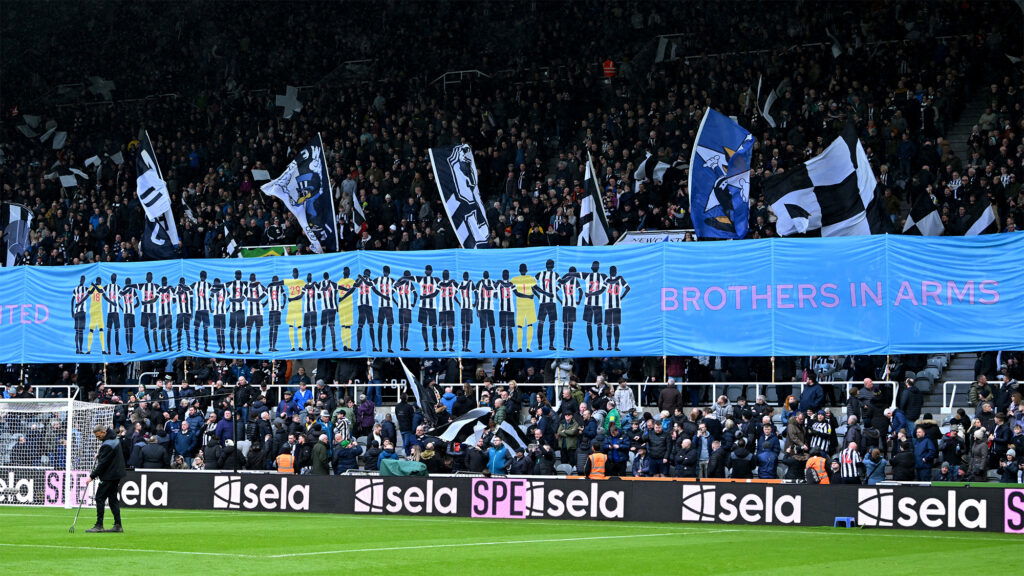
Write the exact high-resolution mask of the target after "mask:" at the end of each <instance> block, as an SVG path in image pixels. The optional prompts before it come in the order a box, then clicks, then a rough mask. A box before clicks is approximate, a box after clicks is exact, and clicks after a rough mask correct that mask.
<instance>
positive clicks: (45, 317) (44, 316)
mask: <svg viewBox="0 0 1024 576" xmlns="http://www.w3.org/2000/svg"><path fill="white" fill-rule="evenodd" d="M40 308H42V309H43V313H42V314H40V313H39V309H40ZM40 316H42V320H40V318H39V317H40ZM49 319H50V309H49V308H48V307H46V306H44V305H42V304H36V324H45V323H46V321H47V320H49Z"/></svg>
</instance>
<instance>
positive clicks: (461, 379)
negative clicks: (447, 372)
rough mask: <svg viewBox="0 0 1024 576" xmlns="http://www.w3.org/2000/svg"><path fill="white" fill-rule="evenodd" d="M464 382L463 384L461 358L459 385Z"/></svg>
mask: <svg viewBox="0 0 1024 576" xmlns="http://www.w3.org/2000/svg"><path fill="white" fill-rule="evenodd" d="M462 382H463V378H462V358H459V384H460V385H461V384H462Z"/></svg>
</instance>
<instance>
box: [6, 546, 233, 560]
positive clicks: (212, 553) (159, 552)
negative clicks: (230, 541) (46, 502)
mask: <svg viewBox="0 0 1024 576" xmlns="http://www.w3.org/2000/svg"><path fill="white" fill-rule="evenodd" d="M0 546H7V547H10V548H59V549H61V550H69V549H70V550H86V551H89V550H98V551H101V552H143V553H147V554H185V555H188V556H230V557H231V558H252V555H251V554H230V553H228V552H186V551H183V550H147V549H145V548H107V547H102V546H57V545H55V544H7V543H4V542H0Z"/></svg>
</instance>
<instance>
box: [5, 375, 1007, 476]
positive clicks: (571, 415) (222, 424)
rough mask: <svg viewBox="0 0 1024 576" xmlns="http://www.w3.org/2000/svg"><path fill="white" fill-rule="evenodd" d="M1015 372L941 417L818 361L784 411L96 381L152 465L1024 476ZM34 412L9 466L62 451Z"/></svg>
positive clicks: (577, 396) (672, 394) (297, 379)
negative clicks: (834, 378)
mask: <svg viewBox="0 0 1024 576" xmlns="http://www.w3.org/2000/svg"><path fill="white" fill-rule="evenodd" d="M1018 372H1019V371H1016V370H1014V369H1011V368H1009V367H1002V369H1001V370H1000V373H999V378H998V380H999V383H998V385H995V384H989V383H988V379H987V378H986V377H985V376H984V375H979V376H978V379H977V382H975V384H974V385H973V386H972V389H971V392H970V404H971V406H970V408H969V409H960V410H958V411H957V413H956V414H955V415H953V416H952V417H951V418H950V419H948V420H946V421H939V420H937V419H936V418H934V417H933V415H932V414H931V413H928V412H925V411H924V408H923V404H924V403H923V401H922V398H921V393H920V391H919V390H918V389H917V388H916V387H915V386H914V382H913V380H912V379H908V380H907V381H906V382H905V383H904V384H903V386H901V387H900V389H899V390H898V391H897V393H896V399H895V402H892V403H891V401H890V396H889V395H887V394H885V393H883V391H882V389H881V387H880V386H878V385H876V384H875V383H874V382H873V381H872V379H870V378H867V379H865V380H864V381H863V384H862V385H861V386H857V387H854V388H853V390H852V391H851V393H850V395H849V397H848V398H847V402H846V406H845V410H843V408H842V407H841V406H835V407H833V406H828V405H826V393H825V391H824V390H823V389H822V386H823V384H821V383H819V382H818V381H817V377H816V375H815V374H814V373H813V372H808V373H807V374H806V376H805V377H806V382H805V385H804V387H803V391H802V392H801V393H800V395H799V397H796V396H789V397H787V398H786V399H785V400H784V402H783V404H782V406H781V407H778V406H774V405H772V404H769V403H768V401H767V398H766V397H765V396H764V395H759V396H758V397H757V398H756V399H755V401H754V402H748V401H747V398H746V397H745V396H743V395H740V396H738V397H737V398H736V400H735V401H731V400H730V398H729V397H728V396H726V395H721V396H719V397H718V398H715V399H714V402H712V403H710V405H701V406H700V407H687V406H685V405H684V403H685V401H684V397H683V395H682V393H681V392H680V390H679V388H678V387H677V385H676V384H675V383H674V382H672V381H669V382H668V383H667V384H665V385H664V386H663V387H661V386H659V387H658V388H657V392H658V394H657V402H656V404H655V405H652V406H650V407H648V409H647V410H645V408H644V407H643V406H642V405H641V403H640V402H639V401H638V399H637V397H636V395H635V394H634V391H633V389H632V388H631V387H629V386H628V385H627V382H626V381H625V380H624V379H623V380H620V381H619V382H618V384H617V385H610V384H609V383H608V382H607V381H606V379H605V378H604V377H603V376H600V377H598V378H597V380H596V381H595V383H594V384H593V385H592V386H586V385H583V384H581V383H579V382H578V381H577V379H576V378H575V376H571V377H570V379H569V381H568V382H567V384H566V385H565V386H564V387H562V388H560V389H559V392H558V397H557V398H556V399H555V401H554V402H552V401H551V400H550V399H549V397H548V394H547V393H546V390H544V389H540V390H538V389H536V388H530V387H529V386H521V385H519V384H518V383H517V382H516V381H514V380H513V381H510V382H502V383H495V382H493V380H492V379H491V378H485V380H484V387H483V388H482V389H481V390H480V391H479V394H477V392H475V391H474V390H473V389H472V388H471V387H470V386H469V385H468V384H467V385H464V386H462V387H453V386H451V385H446V386H443V387H441V386H439V385H437V384H436V382H435V381H434V380H429V381H428V382H427V385H426V386H425V387H424V390H423V392H422V394H421V396H422V398H423V399H422V400H421V401H419V402H417V401H415V400H414V399H413V398H412V397H411V396H406V395H405V394H403V395H402V396H401V397H400V399H399V402H398V403H397V404H396V405H395V406H394V407H393V408H388V409H385V410H378V409H377V408H378V404H379V400H378V399H376V398H374V397H373V395H372V394H373V393H372V391H371V389H370V388H365V389H364V393H362V394H358V395H356V392H357V390H358V389H357V388H351V387H343V386H339V385H337V383H334V384H328V383H325V382H324V381H323V380H317V381H316V383H315V384H311V383H310V382H309V379H308V377H307V376H306V375H305V374H304V373H298V372H297V373H296V374H295V375H294V377H293V379H292V383H293V384H295V386H294V387H284V388H279V387H270V386H269V385H268V383H267V382H266V380H265V379H260V378H257V382H256V383H250V382H249V381H248V380H247V378H246V377H245V376H244V375H239V376H237V380H236V381H235V383H234V385H233V386H226V385H225V383H224V381H223V380H222V379H216V380H213V379H211V380H210V381H209V382H206V383H201V384H199V385H196V386H192V385H191V384H190V383H189V382H188V381H185V382H182V383H181V384H178V383H177V382H176V381H175V380H174V378H173V376H170V375H168V376H167V377H166V379H165V380H164V381H162V382H161V383H160V384H159V385H158V386H156V387H155V388H148V389H147V388H146V387H144V386H140V387H139V389H138V390H136V391H134V392H128V393H124V394H117V393H115V392H114V390H113V389H110V388H107V387H105V386H101V387H100V388H99V390H98V396H97V398H96V401H97V402H99V403H104V404H109V405H112V406H113V408H114V417H113V422H112V424H113V427H114V429H115V431H116V433H117V436H118V438H119V439H120V441H121V446H122V449H123V450H124V453H125V459H126V462H127V463H128V466H129V467H135V468H145V469H161V468H171V469H179V470H190V469H191V470H246V469H248V470H260V471H265V470H277V471H278V472H280V473H288V474H292V473H296V474H325V475H326V474H343V473H345V472H347V471H350V470H366V471H376V470H378V469H379V467H380V465H381V461H382V460H385V459H403V460H411V461H416V462H420V463H422V464H423V466H424V467H425V469H426V471H427V472H428V473H450V472H470V473H482V474H495V475H505V474H512V475H517V474H518V475H524V474H527V475H528V474H532V475H541V476H544V475H555V474H556V473H562V474H573V473H576V474H580V475H587V476H590V477H592V478H603V477H608V476H637V477H678V478H733V479H750V478H758V479H763V480H777V479H783V480H787V481H795V482H808V483H820V484H829V483H841V484H861V483H865V484H876V483H878V482H881V481H885V480H895V481H954V482H986V481H989V480H990V479H992V478H996V479H998V480H999V481H1001V482H1006V483H1024V464H1021V461H1020V460H1019V459H1018V457H1017V455H1018V454H1022V450H1024V398H1022V394H1024V389H1021V388H1020V386H1019V384H1018V381H1017V379H1016V377H1017V376H1020V374H1019V373H1018ZM368 394H369V395H368ZM893 406H894V407H893ZM475 408H486V409H488V410H487V413H486V415H485V416H484V417H483V418H482V419H480V420H479V425H475V426H474V425H471V426H468V427H466V428H464V432H463V433H462V434H461V435H458V436H456V439H455V440H454V441H444V440H442V439H441V438H440V437H439V432H435V430H437V429H438V427H441V426H444V425H445V424H448V423H450V422H452V421H454V420H456V419H458V418H460V417H464V416H465V415H466V414H467V413H468V412H470V411H471V410H473V409H475ZM968 410H970V411H971V412H972V413H973V414H972V415H969V414H968ZM28 424H30V425H29V426H27V431H26V423H25V422H20V421H19V422H14V421H11V422H7V421H0V435H3V436H4V437H6V438H9V439H10V440H11V443H10V445H9V446H8V445H7V444H6V443H5V445H4V449H3V450H2V451H0V452H2V453H0V462H4V463H8V464H13V465H23V466H35V465H41V464H42V465H45V464H46V462H54V461H62V460H63V454H64V446H65V444H64V440H65V438H64V434H63V432H62V423H61V422H60V421H59V419H57V416H56V415H50V416H48V415H46V414H40V415H39V418H37V419H36V420H35V421H33V422H29V423H28ZM504 424H511V425H513V426H516V427H518V429H519V432H520V433H510V432H509V430H510V429H508V428H505V427H504ZM595 458H597V459H599V460H595ZM595 462H598V463H599V464H600V466H599V467H598V466H595Z"/></svg>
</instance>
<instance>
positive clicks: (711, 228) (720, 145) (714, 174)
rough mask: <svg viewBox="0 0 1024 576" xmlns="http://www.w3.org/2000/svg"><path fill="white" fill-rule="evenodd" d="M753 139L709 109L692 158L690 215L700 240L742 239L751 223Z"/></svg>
mask: <svg viewBox="0 0 1024 576" xmlns="http://www.w3.org/2000/svg"><path fill="white" fill-rule="evenodd" d="M753 149H754V137H753V136H752V135H751V134H750V132H747V131H746V130H745V129H743V128H742V127H741V126H740V125H739V124H737V123H735V122H733V121H732V120H731V119H729V118H728V117H727V116H724V115H722V114H721V113H719V112H717V111H716V110H712V109H710V108H708V110H707V112H706V113H705V114H704V119H703V120H701V122H700V128H699V129H698V130H697V143H696V145H695V146H694V147H693V155H692V156H691V157H690V184H689V189H690V212H691V214H693V229H694V232H696V234H697V236H698V237H700V238H743V237H745V236H746V235H747V227H748V220H749V219H750V205H749V201H750V155H751V154H752V153H753Z"/></svg>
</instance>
